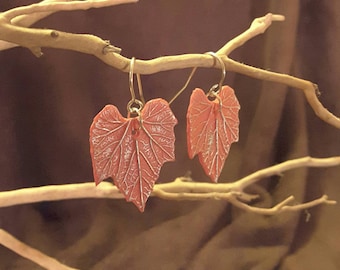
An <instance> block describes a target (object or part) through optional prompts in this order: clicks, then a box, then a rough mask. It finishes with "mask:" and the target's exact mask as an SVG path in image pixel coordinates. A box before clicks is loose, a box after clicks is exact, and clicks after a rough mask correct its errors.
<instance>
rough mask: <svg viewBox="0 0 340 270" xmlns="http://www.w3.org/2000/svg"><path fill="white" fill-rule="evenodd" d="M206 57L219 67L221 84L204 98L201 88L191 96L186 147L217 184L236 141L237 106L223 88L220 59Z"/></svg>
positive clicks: (234, 97) (222, 67)
mask: <svg viewBox="0 0 340 270" xmlns="http://www.w3.org/2000/svg"><path fill="white" fill-rule="evenodd" d="M209 54H211V55H212V56H213V57H214V58H215V59H217V60H218V61H219V63H220V66H221V69H222V76H221V81H220V83H219V84H216V85H214V86H213V87H211V89H210V90H209V92H208V93H207V94H205V93H204V92H203V90H202V89H200V88H196V89H195V90H194V91H193V92H192V94H191V97H190V103H189V107H188V111H187V144H188V154H189V157H190V158H194V156H195V155H198V158H199V161H200V163H201V165H202V167H203V169H204V171H205V173H206V174H207V175H208V176H209V177H210V178H211V180H212V181H213V182H217V181H218V178H219V176H220V174H221V171H222V168H223V166H224V163H225V160H226V158H227V156H228V154H229V150H230V146H231V144H232V143H233V142H236V141H238V136H239V118H238V111H239V109H240V104H239V102H238V100H237V98H236V96H235V93H234V90H233V89H232V88H231V87H229V86H226V85H225V86H222V84H223V81H224V79H225V74H226V71H225V65H224V63H223V61H222V59H221V58H220V57H218V56H217V55H216V54H215V53H212V52H210V53H209ZM209 98H210V99H212V100H210V99H209Z"/></svg>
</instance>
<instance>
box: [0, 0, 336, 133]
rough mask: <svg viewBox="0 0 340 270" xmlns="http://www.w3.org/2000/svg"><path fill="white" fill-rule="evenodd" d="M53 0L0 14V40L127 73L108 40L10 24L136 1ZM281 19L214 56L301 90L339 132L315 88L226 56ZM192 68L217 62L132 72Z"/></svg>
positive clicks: (197, 58) (178, 60)
mask: <svg viewBox="0 0 340 270" xmlns="http://www.w3.org/2000/svg"><path fill="white" fill-rule="evenodd" d="M54 1H55V0H50V1H46V2H47V3H46V2H42V3H39V4H33V5H31V6H26V7H19V8H15V9H12V10H9V11H6V12H3V13H1V14H0V40H4V41H6V42H9V43H11V44H19V45H20V46H23V47H26V48H29V49H30V50H31V51H32V52H33V53H34V54H35V55H36V56H41V55H42V53H41V49H40V48H41V47H50V48H58V49H67V50H73V51H78V52H81V53H86V54H91V55H94V56H96V57H97V58H99V59H100V60H102V61H103V62H104V63H106V64H108V65H110V66H112V67H114V68H117V69H119V70H121V71H123V72H128V71H129V63H130V59H128V58H125V57H123V56H121V55H119V53H120V49H119V48H116V47H114V46H110V45H109V44H108V42H107V41H105V40H102V39H101V38H99V37H96V36H93V35H84V34H71V33H65V32H61V31H56V30H49V29H31V28H25V27H19V26H17V25H15V24H14V23H12V22H15V19H16V18H18V17H20V16H22V15H27V14H29V15H31V14H34V12H45V14H47V13H48V12H55V11H57V10H60V9H62V10H75V9H88V8H96V7H104V6H109V5H113V4H114V3H113V2H115V3H123V2H126V3H127V2H135V0H126V1H124V0H117V1H113V0H111V1H110V0H97V1H96V0H92V1H71V2H68V1H63V2H59V1H58V2H54ZM46 12H47V13H46ZM38 14H39V13H38ZM283 20H284V16H282V15H273V14H271V13H269V14H267V15H266V16H264V17H260V18H257V19H255V20H254V21H253V23H252V24H251V26H250V28H249V29H248V30H246V31H245V32H244V33H242V34H240V35H239V36H237V37H235V38H234V39H232V40H230V41H229V42H228V43H226V45H224V46H223V47H222V48H221V49H220V50H219V51H218V52H217V54H218V55H219V56H220V57H221V58H222V60H223V62H224V63H225V66H226V69H227V70H228V71H234V72H237V73H240V74H243V75H247V76H250V77H253V78H256V79H261V80H266V81H272V82H278V83H282V84H285V85H288V86H291V87H294V88H297V89H300V90H302V91H303V92H304V94H305V97H306V100H307V102H308V103H309V104H310V106H311V107H312V109H313V110H314V112H315V114H316V115H317V116H318V117H319V118H321V119H322V120H323V121H325V122H327V123H328V124H330V125H332V126H334V127H336V128H338V129H340V118H339V117H337V116H335V115H334V114H332V113H331V112H329V111H328V110H327V109H326V108H325V107H324V106H323V105H322V104H321V103H320V101H319V100H318V97H317V93H319V91H318V88H317V85H315V84H313V83H312V82H309V81H306V80H302V79H299V78H296V77H293V76H289V75H285V74H280V73H275V72H271V71H266V70H263V69H260V68H255V67H251V66H248V65H245V64H241V63H238V62H236V61H234V60H232V59H230V58H229V57H228V55H229V54H230V53H231V52H232V51H233V50H235V49H236V48H238V47H240V46H242V45H243V44H244V43H245V42H247V41H248V40H249V39H251V38H253V37H255V36H257V35H259V34H261V33H264V32H265V31H266V29H267V28H268V27H269V26H270V25H271V23H272V22H273V21H283ZM80 44H81V46H80ZM5 45H6V44H5ZM0 46H1V44H0ZM4 48H7V47H3V48H1V47H0V49H4ZM192 67H205V68H211V67H214V68H219V66H218V63H215V61H214V58H213V57H211V56H209V55H204V54H183V55H176V56H165V57H159V58H155V59H151V60H137V61H136V62H135V65H134V71H135V72H136V73H139V74H153V73H157V72H161V71H167V70H173V69H184V68H192Z"/></svg>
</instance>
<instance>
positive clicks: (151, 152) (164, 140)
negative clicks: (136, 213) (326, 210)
mask: <svg viewBox="0 0 340 270" xmlns="http://www.w3.org/2000/svg"><path fill="white" fill-rule="evenodd" d="M211 54H212V55H213V56H214V58H215V59H218V61H219V62H220V65H221V67H222V78H221V81H220V83H219V84H218V85H214V86H213V87H212V88H211V89H210V91H209V92H208V95H205V93H204V92H203V90H202V89H199V88H196V89H195V90H194V91H193V93H192V95H191V98H190V104H189V107H188V112H187V138H188V153H189V157H190V158H193V157H194V156H195V155H198V157H199V160H200V163H201V164H202V166H203V168H204V170H205V173H206V174H207V175H209V176H210V178H211V179H212V181H213V182H217V179H218V177H219V175H220V173H221V170H222V167H223V165H224V162H225V159H226V157H227V155H228V152H229V149H230V145H231V143H233V142H235V141H237V140H238V125H239V121H238V110H239V109H240V106H239V103H238V101H237V99H236V97H235V94H234V91H233V90H232V89H231V88H230V87H228V86H223V87H222V83H223V81H224V77H225V66H224V63H223V61H222V60H221V59H220V58H219V57H217V56H216V55H215V54H213V53H211ZM134 63H135V58H132V60H131V62H130V72H129V84H130V92H131V100H130V101H129V103H128V105H127V110H128V117H127V118H125V117H123V116H122V115H121V114H120V112H119V110H118V109H117V107H115V106H114V105H107V106H105V107H104V108H103V109H102V110H101V111H100V112H99V113H98V114H97V115H96V116H95V118H94V120H93V122H92V125H91V127H90V153H91V158H92V166H93V174H94V180H95V183H96V185H98V184H99V183H100V182H101V181H103V180H105V179H107V178H110V177H111V178H113V181H114V183H115V185H116V186H117V188H118V189H119V190H120V192H122V194H123V195H124V197H125V198H126V200H127V201H131V202H133V203H134V204H135V205H136V206H137V208H138V209H139V210H140V211H141V212H143V211H144V209H145V204H146V201H147V199H148V197H149V196H150V194H151V192H152V189H153V186H154V184H155V182H156V181H157V179H158V176H159V173H160V170H161V167H162V165H163V164H164V163H165V162H168V161H174V160H175V153H174V143H175V134H174V127H175V125H176V124H177V119H176V117H175V115H174V114H173V112H172V111H171V109H170V103H171V102H172V101H173V100H174V99H175V98H177V96H178V95H179V94H180V93H181V92H182V91H184V89H185V88H186V86H187V84H188V83H189V81H190V79H191V77H192V76H193V74H194V72H195V70H196V68H194V69H193V72H192V73H191V75H190V77H189V79H188V81H187V83H186V85H185V86H184V87H183V88H182V89H181V90H180V91H179V92H178V93H177V95H176V96H175V97H174V98H173V99H172V100H171V101H170V102H169V103H168V102H167V101H166V100H164V99H162V98H157V99H152V100H150V101H148V102H146V103H145V100H144V97H143V91H142V86H141V81H140V75H139V74H137V75H136V76H137V82H138V88H139V96H140V99H137V98H136V95H135V91H134V87H133V77H134V75H133V67H134ZM209 98H212V99H213V100H210V99H209Z"/></svg>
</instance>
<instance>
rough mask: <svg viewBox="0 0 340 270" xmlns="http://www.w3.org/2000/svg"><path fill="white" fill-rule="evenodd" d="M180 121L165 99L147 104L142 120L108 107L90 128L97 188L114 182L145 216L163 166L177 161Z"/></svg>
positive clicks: (154, 100) (113, 107)
mask: <svg viewBox="0 0 340 270" xmlns="http://www.w3.org/2000/svg"><path fill="white" fill-rule="evenodd" d="M176 124H177V119H176V118H175V116H174V115H173V113H172V111H171V109H170V107H169V104H168V103H167V102H166V101H165V100H163V99H160V98H159V99H153V100H150V101H149V102H147V103H146V104H145V106H144V108H143V109H142V111H141V113H140V117H134V118H124V117H123V116H121V114H120V113H119V111H118V109H117V108H116V107H115V106H113V105H107V106H105V107H104V109H103V110H102V111H101V112H99V113H98V114H97V115H96V117H95V118H94V120H93V123H92V125H91V128H90V152H91V158H92V166H93V174H94V180H95V182H96V184H97V185H98V184H99V183H100V182H101V181H103V180H104V179H107V178H109V177H111V178H113V180H114V183H115V185H116V186H117V187H118V189H119V190H120V191H121V192H122V193H123V194H124V196H125V198H126V200H127V201H131V202H133V203H134V204H135V205H136V206H137V207H138V209H139V210H140V211H141V212H143V211H144V208H145V203H146V201H147V199H148V197H149V196H150V193H151V191H152V189H153V186H154V184H155V182H156V180H157V178H158V176H159V173H160V170H161V167H162V165H163V164H164V163H165V162H167V161H173V160H174V159H175V154H174V142H175V135H174V130H173V129H174V126H175V125H176Z"/></svg>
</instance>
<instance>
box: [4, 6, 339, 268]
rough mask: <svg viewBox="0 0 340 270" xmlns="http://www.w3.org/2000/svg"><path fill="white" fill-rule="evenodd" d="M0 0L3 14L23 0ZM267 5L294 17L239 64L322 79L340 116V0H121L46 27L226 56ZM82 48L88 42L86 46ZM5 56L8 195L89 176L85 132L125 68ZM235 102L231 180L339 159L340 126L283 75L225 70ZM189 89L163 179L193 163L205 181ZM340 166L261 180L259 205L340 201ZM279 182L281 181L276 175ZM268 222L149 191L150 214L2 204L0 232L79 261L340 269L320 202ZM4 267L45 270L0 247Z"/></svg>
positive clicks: (90, 206)
mask: <svg viewBox="0 0 340 270" xmlns="http://www.w3.org/2000/svg"><path fill="white" fill-rule="evenodd" d="M27 2H28V1H24V0H15V1H14V0H12V1H4V0H3V1H1V3H0V9H1V10H5V9H8V8H10V7H12V6H16V5H19V4H24V3H27ZM267 12H276V13H281V14H283V15H285V16H286V21H285V22H284V23H274V24H273V25H272V27H270V29H269V30H268V31H267V32H266V33H265V34H264V35H262V36H259V37H256V38H255V39H254V40H251V41H249V42H248V43H247V44H246V45H244V46H243V47H242V48H240V49H238V50H237V51H235V52H233V54H232V57H233V58H234V59H236V60H238V61H240V62H245V63H248V64H250V65H254V66H258V67H262V68H265V69H270V70H273V71H277V72H282V73H289V74H292V75H295V76H298V77H302V78H305V79H308V80H311V81H313V82H315V83H318V85H319V87H320V90H321V92H322V96H321V101H322V103H323V104H324V105H325V107H326V108H328V109H329V110H330V111H332V112H333V113H335V114H336V115H340V102H339V100H340V91H339V84H340V83H339V80H340V76H339V75H338V74H339V72H340V47H339V46H338V43H339V41H340V31H339V29H340V28H339V27H340V19H339V18H340V17H339V15H340V14H339V12H340V3H338V2H337V1H311V0H303V1H302V0H301V1H293V0H292V1H284V0H279V1H274V0H273V1H251V0H229V1H225V0H213V1H211V0H201V1H196V0H187V1H171V0H158V1H155V0H141V1H140V3H138V4H129V5H122V6H117V7H112V8H106V9H99V10H90V11H79V12H67V13H66V12H63V13H58V14H55V15H53V16H51V17H49V18H48V19H46V20H44V21H42V22H39V24H37V27H49V28H56V29H59V30H64V31H70V32H76V33H93V34H95V35H98V36H100V37H102V38H104V39H109V40H111V42H112V43H113V44H114V45H116V46H119V47H121V48H123V55H125V56H127V57H132V56H135V57H137V58H139V59H150V58H154V57H158V56H162V55H172V54H182V53H190V52H193V53H202V52H206V51H216V50H218V49H219V48H220V47H221V46H223V44H225V43H226V42H227V41H228V40H229V39H231V38H232V37H234V36H236V35H237V34H239V33H241V32H242V31H244V30H245V29H246V28H247V27H248V26H249V24H250V22H251V21H252V20H253V18H255V17H259V16H263V15H264V14H266V13H267ZM79 46H81V44H79ZM44 53H45V56H44V57H43V58H41V59H37V58H35V57H34V56H33V55H32V54H31V53H30V52H29V51H28V50H27V49H23V48H15V49H12V50H8V51H3V52H0V61H1V68H0V126H1V132H0V149H1V153H0V189H1V190H10V189H16V188H21V187H30V186H41V185H49V184H63V183H65V184H66V183H77V182H85V181H91V180H92V170H91V163H90V156H89V146H88V129H89V126H90V124H91V121H92V118H93V117H94V115H95V114H96V113H97V112H98V111H99V110H100V109H101V108H102V107H103V106H104V105H106V104H108V103H111V104H115V105H116V106H118V107H119V109H120V110H121V111H122V113H124V112H125V106H126V103H127V102H128V100H129V93H128V91H129V90H128V75H127V74H124V73H121V72H120V71H117V70H114V69H112V68H110V67H108V66H106V65H105V64H103V63H101V62H99V61H98V60H97V59H95V58H94V57H91V56H88V55H82V54H79V53H74V52H69V51H62V50H52V49H44ZM188 72H189V70H177V71H171V72H163V73H159V74H155V75H151V76H143V77H142V80H143V88H144V92H145V96H146V98H147V99H151V98H154V97H163V98H166V99H169V98H171V97H172V96H173V95H174V94H175V93H176V91H177V90H178V89H179V88H180V87H181V86H182V84H183V83H184V81H185V80H186V76H187V75H188ZM218 80H219V72H217V71H216V70H203V69H202V70H199V72H198V73H197V75H195V78H194V80H193V81H192V83H191V84H190V87H189V88H190V89H194V88H195V87H201V88H204V89H208V88H209V87H210V86H211V85H212V84H215V83H216V82H217V81H218ZM226 82H227V83H228V84H229V85H231V86H232V87H233V88H234V89H235V91H236V94H237V96H238V98H239V101H240V104H241V106H242V109H241V111H240V119H241V126H240V141H239V142H238V143H237V144H235V145H233V146H232V150H231V153H230V157H229V159H228V160H227V162H226V165H225V168H224V170H223V173H222V175H221V181H232V180H233V179H237V178H239V177H242V176H245V175H246V174H249V173H251V172H253V171H256V170H258V169H261V168H264V167H266V166H269V165H272V164H276V163H278V162H281V161H284V160H287V159H290V158H296V157H302V156H305V155H312V156H315V157H327V156H331V155H339V153H340V140H339V139H340V132H339V130H336V129H335V128H333V127H331V126H329V125H327V124H325V123H324V122H322V121H321V120H320V119H319V118H317V117H316V116H315V115H314V113H313V111H312V110H311V109H310V108H309V105H308V104H306V102H305V100H304V97H303V95H302V93H301V92H300V91H299V90H296V89H289V88H287V87H285V86H283V85H279V84H276V83H268V82H262V81H258V80H254V79H251V78H247V77H245V76H242V75H238V74H232V73H228V75H227V80H226ZM189 96H190V90H188V91H186V92H185V93H184V94H183V95H182V96H181V97H180V98H179V99H178V100H177V101H175V102H174V103H173V106H172V109H173V111H174V113H175V114H176V117H177V118H178V120H179V124H178V126H177V127H176V138H177V140H176V162H174V163H167V164H166V165H165V166H164V167H163V169H162V173H161V176H160V180H159V181H160V182H167V181H171V180H172V179H174V178H175V177H177V176H180V175H184V174H185V173H187V172H188V171H192V176H193V178H194V179H195V180H197V181H207V180H208V179H207V177H205V176H204V173H203V170H202V169H201V168H200V166H199V164H198V161H197V159H194V160H193V161H192V160H189V159H188V157H187V154H186V134H185V124H186V120H185V114H186V109H187V104H188V100H189ZM339 175H340V169H339V168H331V169H310V170H305V169H300V170H294V171H291V172H287V173H285V174H284V176H283V177H282V178H272V179H267V180H264V181H262V182H261V183H263V185H261V186H257V187H256V189H255V188H254V190H256V192H260V194H261V195H263V196H262V197H263V201H261V202H260V203H259V204H258V205H260V206H263V207H270V206H271V205H273V204H275V203H276V202H278V201H280V200H282V199H284V198H286V197H287V196H288V195H291V194H293V195H295V196H296V198H297V200H299V201H304V200H311V199H314V198H316V197H319V196H321V195H322V194H324V193H327V194H328V195H329V196H330V198H332V199H337V200H340V195H339V194H340V184H339V181H340V177H339ZM269 180H271V181H269ZM309 213H310V214H311V219H310V221H309V222H306V216H307V214H306V213H305V212H302V213H296V214H282V215H279V216H274V217H263V216H259V215H254V214H249V213H245V212H244V211H240V210H237V209H235V208H233V207H230V206H229V205H228V204H227V203H225V202H216V201H214V202H204V203H203V202H172V201H171V202H168V201H163V200H160V199H157V198H150V199H149V201H148V203H147V207H146V211H145V213H144V214H140V213H139V212H138V210H137V209H136V208H135V207H134V206H133V205H132V204H127V203H125V202H124V201H123V200H120V201H112V200H74V201H62V202H53V203H39V204H32V205H23V206H15V207H9V208H4V209H0V227H2V228H4V229H6V230H8V231H9V232H11V233H12V234H14V235H15V236H16V237H18V238H19V239H21V240H23V241H25V242H27V243H29V244H30V245H32V246H34V247H36V248H38V249H40V250H42V251H44V252H45V253H47V254H49V255H52V256H55V257H57V258H58V259H59V260H61V261H63V262H65V263H66V264H69V265H71V266H74V267H78V268H80V269H165V270H168V269H169V270H172V269H195V270H200V269H202V270H203V269H215V270H218V269H233V270H234V269H235V270H238V269H252V270H255V269H256V270H267V269H268V270H269V269H278V270H293V269H294V270H295V269H296V270H297V269H310V270H314V269H315V270H317V269H327V270H336V269H340V259H339V256H338V254H339V251H340V244H339V243H340V240H339V237H338V234H339V231H340V226H339V221H340V214H339V213H340V212H339V207H338V206H328V207H327V206H321V207H316V208H313V209H310V210H309ZM0 269H40V268H38V267H37V266H35V265H34V264H32V263H30V262H29V261H26V260H24V259H21V258H20V257H18V256H17V255H15V254H14V253H12V252H10V251H8V250H6V249H4V248H0Z"/></svg>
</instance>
